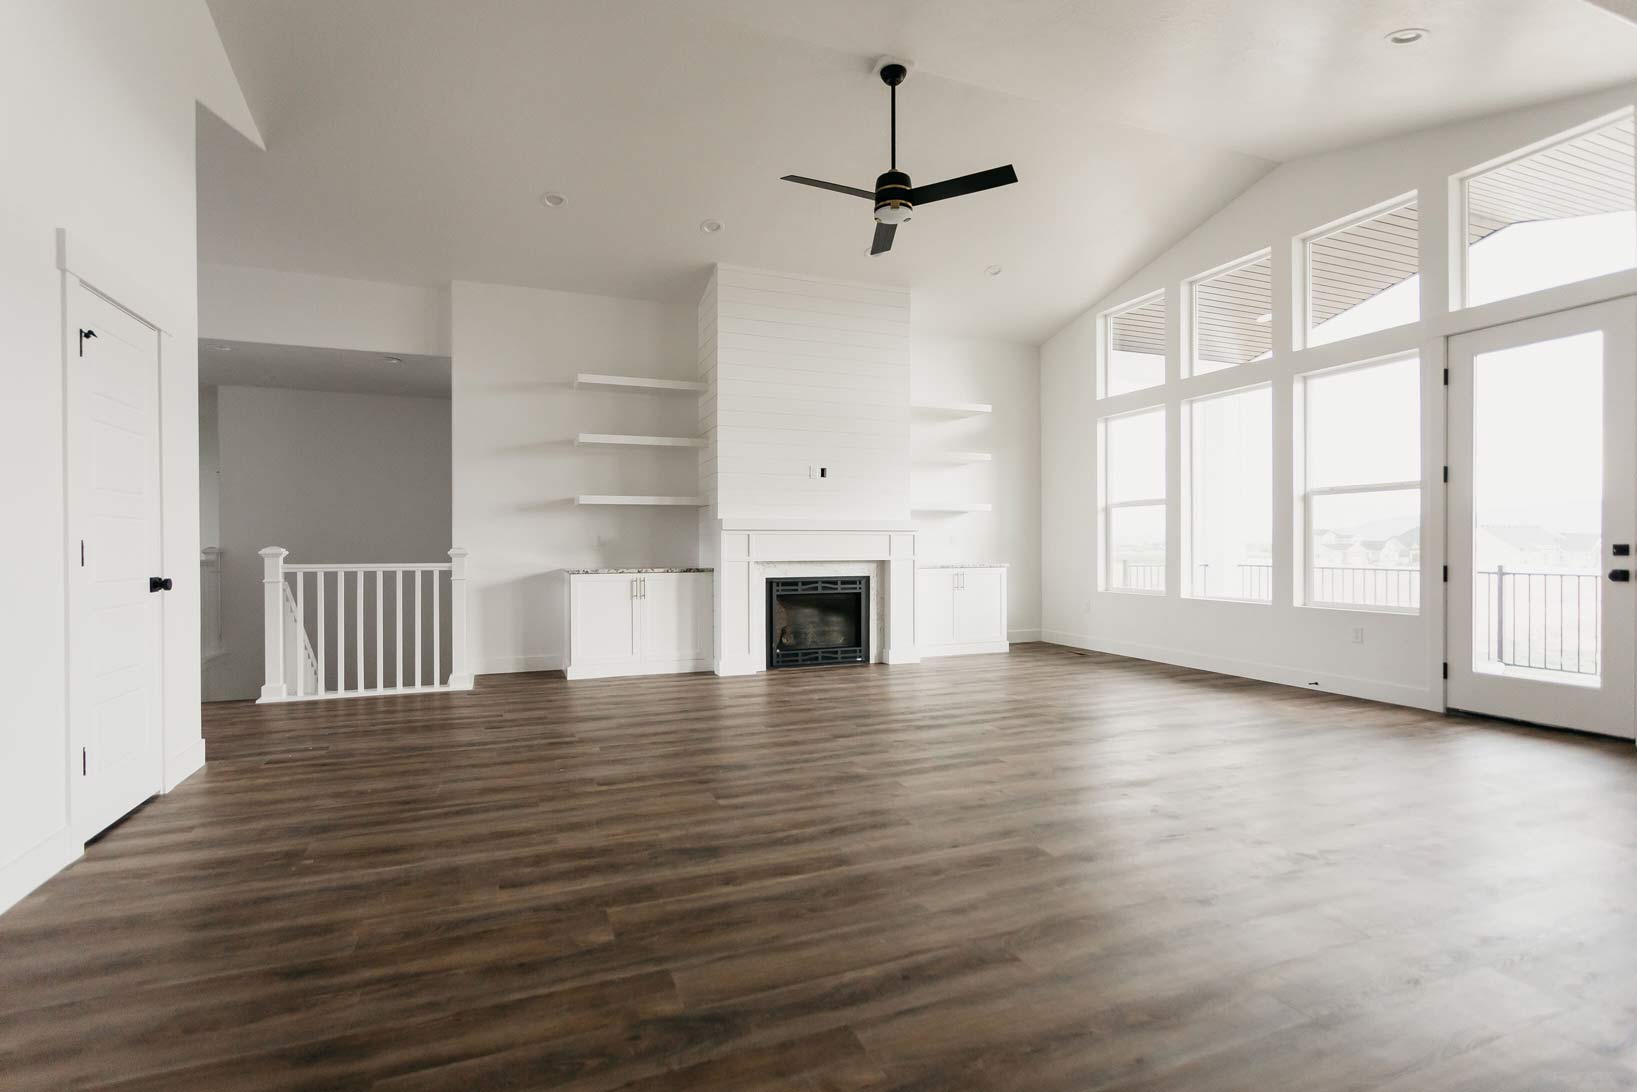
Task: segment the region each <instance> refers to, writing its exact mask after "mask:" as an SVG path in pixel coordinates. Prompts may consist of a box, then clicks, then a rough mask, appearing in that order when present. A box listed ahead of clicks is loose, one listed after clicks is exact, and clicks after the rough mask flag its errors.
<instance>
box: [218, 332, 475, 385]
mask: <svg viewBox="0 0 1637 1092" xmlns="http://www.w3.org/2000/svg"><path fill="white" fill-rule="evenodd" d="M199 385H200V386H201V387H289V388H293V389H295V390H303V391H339V392H340V393H342V394H401V395H408V396H410V397H414V398H448V397H449V358H448V357H446V356H414V355H405V354H399V358H398V360H397V361H396V362H394V361H391V360H388V359H387V358H386V356H385V355H384V354H382V353H365V352H357V351H355V350H351V349H313V348H308V347H306V346H303V345H268V344H265V343H262V342H255V341H223V340H221V339H220V338H201V339H200V341H199Z"/></svg>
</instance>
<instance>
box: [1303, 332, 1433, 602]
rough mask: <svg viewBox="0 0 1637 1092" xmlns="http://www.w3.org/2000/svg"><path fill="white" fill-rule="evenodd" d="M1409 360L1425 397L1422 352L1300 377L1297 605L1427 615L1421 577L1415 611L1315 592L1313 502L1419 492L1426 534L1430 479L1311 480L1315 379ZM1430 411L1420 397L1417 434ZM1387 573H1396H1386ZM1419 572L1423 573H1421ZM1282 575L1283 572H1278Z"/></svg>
mask: <svg viewBox="0 0 1637 1092" xmlns="http://www.w3.org/2000/svg"><path fill="white" fill-rule="evenodd" d="M1406 361H1415V362H1416V375H1417V383H1416V391H1417V394H1418V396H1419V393H1420V390H1421V382H1420V378H1421V372H1422V370H1423V369H1424V368H1425V367H1426V365H1425V362H1424V361H1423V360H1422V359H1421V352H1420V350H1419V349H1411V350H1408V351H1405V352H1398V353H1392V354H1389V355H1386V356H1378V357H1372V358H1370V359H1368V360H1359V361H1354V362H1352V363H1348V364H1342V365H1339V366H1336V367H1331V368H1321V369H1318V370H1316V371H1311V372H1303V373H1301V374H1299V375H1297V376H1296V377H1295V390H1294V397H1293V398H1292V400H1291V402H1292V405H1291V411H1292V416H1293V417H1294V421H1293V422H1292V423H1293V425H1294V426H1295V433H1296V437H1295V439H1296V445H1295V451H1294V452H1293V454H1294V456H1295V457H1294V458H1293V459H1292V460H1291V463H1292V465H1291V471H1292V474H1293V476H1294V478H1295V481H1294V483H1293V484H1294V486H1295V490H1294V492H1295V498H1296V504H1297V507H1298V509H1299V511H1298V519H1297V523H1298V524H1299V526H1298V528H1297V538H1298V541H1297V543H1296V551H1295V561H1296V564H1297V566H1298V572H1297V584H1298V586H1297V589H1296V591H1297V600H1296V602H1297V605H1298V606H1303V607H1310V608H1313V609H1316V610H1328V611H1361V612H1364V613H1369V614H1400V615H1407V616H1411V617H1413V616H1416V615H1419V614H1421V613H1422V610H1423V607H1424V606H1425V601H1424V599H1423V596H1424V594H1425V589H1424V588H1422V587H1421V586H1420V584H1421V581H1420V577H1419V575H1418V576H1417V577H1416V578H1415V580H1414V583H1415V585H1416V588H1417V591H1416V605H1415V606H1413V607H1398V606H1391V605H1387V604H1372V603H1358V602H1349V601H1346V600H1334V599H1320V598H1319V597H1318V594H1317V592H1316V591H1315V588H1314V584H1315V581H1314V572H1315V570H1316V569H1317V568H1318V567H1319V566H1318V565H1317V564H1316V561H1317V559H1316V558H1315V556H1314V553H1313V507H1314V506H1313V501H1314V499H1315V498H1323V497H1345V496H1363V495H1367V494H1371V493H1395V492H1413V493H1415V495H1416V506H1417V515H1416V520H1417V527H1418V529H1419V530H1418V534H1424V533H1425V531H1426V518H1425V514H1426V484H1425V475H1424V474H1423V475H1422V476H1421V477H1417V478H1414V479H1408V480H1404V481H1385V480H1381V481H1373V482H1368V483H1354V484H1349V485H1335V486H1321V487H1317V488H1315V487H1314V486H1312V484H1311V483H1310V480H1309V462H1310V459H1311V455H1312V450H1313V445H1312V434H1311V428H1312V413H1311V411H1310V409H1309V394H1310V390H1311V388H1310V386H1309V384H1311V383H1312V382H1313V381H1315V380H1323V379H1328V378H1332V377H1335V376H1339V375H1345V374H1349V373H1353V372H1362V371H1368V370H1370V369H1371V368H1379V367H1385V366H1388V365H1392V364H1402V363H1404V362H1406ZM1425 414H1426V407H1425V405H1424V404H1423V400H1421V399H1419V397H1418V401H1417V406H1416V429H1417V436H1418V437H1419V436H1420V434H1421V430H1422V428H1423V425H1424V422H1425ZM1416 461H1417V465H1421V464H1422V463H1424V461H1425V460H1424V453H1422V452H1421V451H1420V448H1419V443H1418V445H1417V460H1416ZM1380 571H1382V572H1390V571H1393V570H1388V569H1382V570H1380ZM1416 571H1417V573H1419V571H1420V570H1416ZM1275 575H1277V574H1275Z"/></svg>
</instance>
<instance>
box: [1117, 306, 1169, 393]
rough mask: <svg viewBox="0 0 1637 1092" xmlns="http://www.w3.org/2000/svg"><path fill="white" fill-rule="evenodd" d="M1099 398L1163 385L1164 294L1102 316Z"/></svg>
mask: <svg viewBox="0 0 1637 1092" xmlns="http://www.w3.org/2000/svg"><path fill="white" fill-rule="evenodd" d="M1103 326H1104V331H1105V333H1104V336H1105V337H1106V339H1107V340H1106V342H1105V343H1104V345H1103V397H1105V398H1106V397H1110V396H1112V395H1116V394H1126V393H1129V392H1130V391H1140V390H1142V389H1144V388H1145V387H1157V386H1159V385H1160V384H1161V383H1164V382H1165V293H1163V292H1159V293H1156V294H1154V295H1152V296H1149V297H1148V298H1147V299H1144V300H1139V301H1138V302H1136V303H1133V304H1131V305H1130V306H1128V307H1124V308H1121V309H1120V310H1118V311H1110V312H1109V313H1108V314H1107V315H1105V316H1104V321H1103Z"/></svg>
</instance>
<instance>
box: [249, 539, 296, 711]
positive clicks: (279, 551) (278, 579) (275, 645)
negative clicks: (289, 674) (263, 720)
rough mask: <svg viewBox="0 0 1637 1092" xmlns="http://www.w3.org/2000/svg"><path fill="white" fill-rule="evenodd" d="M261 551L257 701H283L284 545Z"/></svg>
mask: <svg viewBox="0 0 1637 1092" xmlns="http://www.w3.org/2000/svg"><path fill="white" fill-rule="evenodd" d="M260 552H261V564H262V571H261V602H262V673H263V674H262V684H261V697H260V698H258V699H256V700H257V701H283V700H284V699H285V697H286V694H285V689H284V559H285V557H286V556H288V554H289V553H290V551H289V550H286V549H284V548H283V547H281V546H268V547H267V548H265V549H263V550H262V551H260Z"/></svg>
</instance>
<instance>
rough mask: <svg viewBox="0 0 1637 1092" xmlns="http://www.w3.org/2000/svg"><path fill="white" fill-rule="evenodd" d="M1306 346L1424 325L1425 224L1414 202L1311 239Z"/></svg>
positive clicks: (1397, 205)
mask: <svg viewBox="0 0 1637 1092" xmlns="http://www.w3.org/2000/svg"><path fill="white" fill-rule="evenodd" d="M1304 249H1305V250H1306V257H1307V260H1306V263H1305V266H1304V268H1305V269H1306V271H1307V344H1309V345H1328V344H1330V343H1331V342H1332V341H1340V340H1342V339H1343V338H1349V337H1357V336H1358V335H1360V334H1369V333H1373V332H1375V331H1376V330H1387V329H1391V328H1392V327H1394V326H1402V325H1404V324H1405V323H1410V322H1419V321H1420V319H1421V275H1420V274H1421V220H1420V215H1419V211H1418V208H1417V205H1416V202H1415V201H1414V200H1413V199H1411V200H1409V201H1402V202H1398V203H1395V204H1394V205H1393V206H1392V207H1391V208H1388V209H1385V210H1375V211H1372V212H1368V213H1365V214H1364V215H1362V216H1359V217H1355V218H1354V219H1353V220H1352V221H1350V222H1349V223H1346V224H1344V225H1343V226H1341V227H1338V228H1333V229H1329V230H1326V231H1324V232H1323V233H1321V234H1316V235H1313V236H1310V237H1309V238H1308V239H1307V241H1306V245H1305V248H1304Z"/></svg>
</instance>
